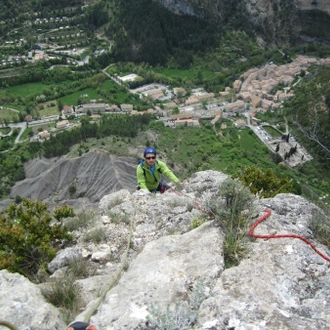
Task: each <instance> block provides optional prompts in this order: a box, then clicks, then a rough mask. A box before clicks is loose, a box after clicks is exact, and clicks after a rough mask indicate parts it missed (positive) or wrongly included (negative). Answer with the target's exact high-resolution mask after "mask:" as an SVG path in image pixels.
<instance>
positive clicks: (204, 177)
mask: <svg viewBox="0 0 330 330" xmlns="http://www.w3.org/2000/svg"><path fill="white" fill-rule="evenodd" d="M226 178H227V176H226V175H225V174H223V173H220V172H216V171H203V172H198V173H196V174H195V175H193V176H192V177H191V178H190V179H189V180H187V181H186V182H185V183H184V185H183V190H182V191H180V192H175V191H167V192H166V193H164V194H162V195H160V194H156V195H155V194H143V193H142V192H139V191H136V192H133V193H130V192H129V191H128V190H125V189H122V190H120V191H117V192H113V193H110V194H109V195H106V196H104V197H103V198H102V200H101V201H100V203H99V208H98V212H97V213H96V214H95V215H94V216H95V219H96V222H95V223H94V226H93V228H89V229H85V231H86V232H88V231H90V230H93V229H95V228H96V227H99V228H101V230H102V231H103V232H104V233H105V234H106V235H105V236H106V238H105V240H104V241H103V242H101V243H98V244H96V243H91V242H88V243H86V241H85V240H84V239H83V236H84V234H86V232H85V233H84V232H83V231H81V230H80V231H74V232H73V234H74V236H75V241H74V244H73V245H71V246H68V247H67V248H66V249H63V250H61V251H59V252H58V254H57V256H56V257H55V259H54V260H53V261H52V262H51V263H50V264H49V265H48V268H49V272H50V274H51V276H50V277H49V280H48V282H47V283H43V284H40V285H36V284H32V283H31V282H30V281H29V280H27V279H26V278H24V277H22V276H21V275H18V274H9V273H8V272H7V271H5V270H3V271H1V272H0V315H1V316H0V319H4V320H6V321H9V322H11V323H13V324H15V325H16V326H17V327H18V328H19V329H33V330H39V329H40V330H41V329H42V330H45V329H52V330H54V329H61V330H63V329H65V322H64V321H63V319H62V316H61V313H60V311H59V310H58V309H57V308H55V307H53V306H52V305H50V304H48V303H47V302H46V301H45V299H44V298H43V296H42V294H41V288H43V289H44V288H45V287H47V285H49V283H51V281H53V280H55V279H61V278H63V274H65V272H64V270H65V268H66V266H67V264H68V263H69V261H70V259H72V258H81V259H86V260H88V262H89V263H90V265H91V267H92V268H93V269H94V270H93V272H92V273H91V275H90V276H89V277H88V278H85V279H80V280H78V281H77V282H76V285H78V286H79V288H80V293H81V296H82V300H83V303H82V306H81V313H80V314H79V315H77V316H76V320H83V319H85V318H86V315H87V313H89V312H90V311H91V310H93V309H94V308H95V306H96V304H97V303H98V302H100V304H99V306H98V308H96V311H95V312H94V313H93V315H92V316H91V318H90V322H91V323H93V324H95V325H96V327H97V329H102V330H110V329H111V330H115V329H116V330H119V329H121V330H123V329H155V323H153V322H156V321H155V315H158V316H159V320H160V319H161V317H160V316H161V315H167V316H169V315H172V317H176V322H181V323H177V324H180V329H219V330H220V329H221V330H224V329H226V330H229V329H235V330H243V329H244V330H246V329H254V330H258V329H260V330H261V329H268V330H269V329H274V330H275V329H276V330H278V329H282V330H285V329H294V330H296V329H310V330H322V329H324V330H325V329H328V328H329V324H330V315H329V313H328V311H329V304H330V298H329V297H330V268H329V265H330V263H329V262H328V261H326V260H325V259H324V258H322V257H321V256H320V255H318V254H317V253H315V251H314V250H313V249H312V248H311V247H310V246H309V245H307V244H305V243H304V242H303V241H302V240H299V239H293V238H281V239H268V240H265V239H253V240H252V239H251V240H250V242H249V243H248V255H247V257H246V258H245V259H243V260H242V261H241V262H240V264H239V265H238V266H236V267H231V268H226V267H225V263H224V257H223V255H224V250H223V233H222V231H221V229H220V227H219V226H216V225H215V224H214V223H213V222H212V221H208V222H206V223H204V224H203V225H201V226H199V227H198V228H196V229H191V222H192V220H193V219H196V218H198V217H200V216H201V214H202V213H203V211H202V210H203V208H204V206H205V203H206V202H207V201H208V200H210V199H212V198H214V197H215V194H216V192H217V190H218V188H219V185H220V184H221V183H222V182H223V181H224V180H225V179H226ZM266 209H267V210H270V211H271V215H270V217H269V218H267V219H266V220H265V221H264V222H262V223H261V224H260V225H259V226H258V227H257V228H256V232H257V233H259V234H282V233H293V234H298V235H301V236H303V237H305V238H306V239H309V240H310V241H311V242H312V243H313V244H314V245H316V246H317V248H319V249H320V250H321V251H322V252H323V253H325V254H327V255H330V252H329V249H328V248H327V247H325V246H322V245H320V244H318V242H316V241H315V239H314V237H313V235H312V232H311V230H310V228H309V225H310V222H311V220H312V219H313V217H314V216H315V214H318V213H321V210H319V209H318V207H317V206H315V205H314V204H311V203H309V202H308V201H307V200H305V199H304V198H302V197H300V196H297V195H293V194H279V195H277V196H276V197H275V198H270V199H260V200H257V201H256V202H255V214H254V215H253V216H251V217H252V218H251V224H252V223H254V222H255V221H256V219H257V218H259V217H260V216H261V215H262V214H263V212H262V211H263V210H266ZM119 219H122V221H120V220H119ZM124 219H126V220H127V219H129V220H127V221H124ZM131 223H132V231H131V230H130V228H131V225H130V224H131ZM130 233H131V234H130ZM130 237H131V241H130V244H129V250H128V257H127V259H125V253H126V252H125V251H127V249H126V247H127V244H128V241H129V238H130ZM123 263H124V264H125V271H123V272H122V273H121V276H120V278H119V280H118V281H116V285H114V286H113V287H111V289H110V290H108V289H109V285H110V284H111V283H113V282H114V278H115V277H116V276H117V274H118V273H120V269H121V267H122V266H123ZM105 292H106V294H105V296H104V299H101V300H99V298H100V296H101V295H102V293H105ZM167 306H171V307H170V309H168V310H167ZM166 313H167V314H166ZM152 320H154V321H152ZM159 320H158V321H159ZM192 320H193V321H192ZM72 321H73V320H72ZM159 322H160V321H159ZM158 326H159V324H158ZM0 328H1V327H0ZM162 329H165V328H164V327H163V328H162ZM173 329H174V328H173Z"/></svg>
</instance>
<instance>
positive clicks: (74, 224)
mask: <svg viewBox="0 0 330 330" xmlns="http://www.w3.org/2000/svg"><path fill="white" fill-rule="evenodd" d="M95 217H96V214H95V213H94V212H87V211H82V212H81V213H79V214H77V215H76V216H75V217H74V218H70V219H68V220H66V222H65V224H64V227H65V228H66V230H68V231H73V230H79V229H82V228H87V227H88V225H89V224H90V223H91V222H94V220H95Z"/></svg>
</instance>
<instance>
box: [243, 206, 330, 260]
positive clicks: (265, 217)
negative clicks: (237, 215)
mask: <svg viewBox="0 0 330 330" xmlns="http://www.w3.org/2000/svg"><path fill="white" fill-rule="evenodd" d="M262 212H265V213H266V214H265V215H263V216H262V217H261V218H259V219H258V220H257V221H256V222H255V223H254V224H253V225H252V226H251V227H250V229H249V235H250V236H251V237H254V238H266V239H268V238H298V239H300V240H302V241H303V242H305V243H306V244H308V245H309V246H310V247H311V248H312V249H313V250H314V251H315V252H316V253H317V254H318V255H320V256H321V257H322V258H323V259H325V260H326V261H329V262H330V258H329V257H328V256H326V255H325V254H323V253H322V252H320V251H319V250H318V249H317V248H316V247H315V246H314V245H313V244H312V243H311V242H310V241H308V240H307V239H306V238H305V237H302V236H299V235H296V234H279V235H259V234H254V233H253V231H254V230H255V229H256V227H257V226H258V225H259V224H260V223H261V222H262V221H264V220H265V219H267V218H268V217H269V216H270V214H271V213H272V211H271V210H264V211H262Z"/></svg>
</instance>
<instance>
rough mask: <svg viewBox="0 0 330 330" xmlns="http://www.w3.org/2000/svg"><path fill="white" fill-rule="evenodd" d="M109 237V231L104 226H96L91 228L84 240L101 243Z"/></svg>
mask: <svg viewBox="0 0 330 330" xmlns="http://www.w3.org/2000/svg"><path fill="white" fill-rule="evenodd" d="M106 239H107V233H106V231H105V230H104V227H96V228H92V229H91V230H89V231H88V232H87V233H86V234H85V235H84V237H83V241H84V242H92V243H95V244H99V243H101V242H103V241H105V240H106Z"/></svg>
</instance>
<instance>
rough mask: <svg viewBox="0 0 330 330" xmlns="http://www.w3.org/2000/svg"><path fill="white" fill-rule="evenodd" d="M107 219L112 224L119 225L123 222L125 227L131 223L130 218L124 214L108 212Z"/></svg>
mask: <svg viewBox="0 0 330 330" xmlns="http://www.w3.org/2000/svg"><path fill="white" fill-rule="evenodd" d="M108 215H109V218H110V219H111V222H112V223H120V222H123V223H125V224H126V225H129V224H130V223H131V220H130V217H129V216H128V215H126V214H118V213H114V212H109V214H108Z"/></svg>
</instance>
